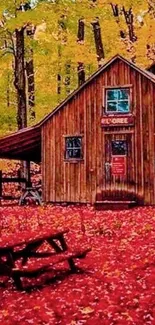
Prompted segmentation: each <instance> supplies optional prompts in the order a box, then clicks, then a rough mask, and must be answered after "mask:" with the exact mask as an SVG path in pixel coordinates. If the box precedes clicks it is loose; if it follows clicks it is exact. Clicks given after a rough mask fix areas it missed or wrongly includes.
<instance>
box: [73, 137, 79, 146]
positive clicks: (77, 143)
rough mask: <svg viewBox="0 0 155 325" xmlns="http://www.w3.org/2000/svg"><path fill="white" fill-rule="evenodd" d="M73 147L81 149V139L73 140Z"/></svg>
mask: <svg viewBox="0 0 155 325" xmlns="http://www.w3.org/2000/svg"><path fill="white" fill-rule="evenodd" d="M73 147H77V148H80V147H81V138H73Z"/></svg>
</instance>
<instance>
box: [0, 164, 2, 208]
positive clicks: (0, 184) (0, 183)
mask: <svg viewBox="0 0 155 325" xmlns="http://www.w3.org/2000/svg"><path fill="white" fill-rule="evenodd" d="M1 198H2V170H0V205H1Z"/></svg>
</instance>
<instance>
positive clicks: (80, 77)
mask: <svg viewBox="0 0 155 325" xmlns="http://www.w3.org/2000/svg"><path fill="white" fill-rule="evenodd" d="M84 36H85V25H84V20H83V19H79V21H78V34H77V42H78V44H80V45H82V44H83V43H84ZM77 72H78V86H81V85H82V84H83V83H84V82H85V68H84V63H83V62H78V67H77Z"/></svg>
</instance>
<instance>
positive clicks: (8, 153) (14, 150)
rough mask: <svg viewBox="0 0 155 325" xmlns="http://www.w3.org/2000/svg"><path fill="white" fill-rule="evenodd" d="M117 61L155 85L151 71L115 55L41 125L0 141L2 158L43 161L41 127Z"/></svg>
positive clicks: (154, 76)
mask: <svg viewBox="0 0 155 325" xmlns="http://www.w3.org/2000/svg"><path fill="white" fill-rule="evenodd" d="M117 59H120V60H122V61H123V62H125V63H126V64H127V65H128V66H130V67H131V68H133V69H135V70H136V71H138V72H139V73H140V74H142V75H143V76H145V77H146V78H148V79H149V80H151V81H152V82H153V83H155V75H154V74H153V73H151V72H150V71H147V70H145V69H142V68H139V67H137V65H135V64H134V63H133V62H131V61H129V60H127V59H125V58H124V57H122V56H121V55H115V56H114V57H113V58H112V59H111V60H109V61H108V62H107V63H105V64H104V65H103V66H102V67H101V68H100V69H99V70H97V72H95V73H94V74H93V75H92V76H91V77H90V78H88V79H87V80H86V81H85V82H84V83H83V84H82V86H80V87H79V88H77V89H76V90H74V91H73V92H72V93H71V94H70V95H69V96H68V97H67V98H66V99H65V100H64V101H62V102H61V103H60V104H59V105H58V106H57V107H56V108H55V109H54V110H53V111H52V112H51V113H49V114H48V115H47V116H45V118H43V119H42V120H41V121H40V122H39V123H37V124H36V125H35V126H33V127H30V128H25V129H23V130H20V131H17V132H15V133H13V134H10V135H8V136H5V137H3V138H1V139H0V158H6V159H18V160H32V161H35V162H40V161H41V127H42V125H43V124H44V123H46V122H47V121H48V120H49V119H50V118H51V117H52V116H53V115H54V114H55V113H56V112H57V111H59V110H60V109H61V108H62V107H63V106H64V105H65V104H67V103H68V102H69V101H70V100H71V99H72V98H74V96H75V95H76V94H78V92H79V91H81V90H82V89H83V88H84V87H85V86H86V85H87V84H89V83H90V82H91V81H92V80H93V79H94V78H96V77H97V76H98V75H100V74H101V73H102V72H103V71H104V70H106V68H108V66H110V64H112V63H114V62H115V61H116V60H117Z"/></svg>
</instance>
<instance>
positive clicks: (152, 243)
mask: <svg viewBox="0 0 155 325" xmlns="http://www.w3.org/2000/svg"><path fill="white" fill-rule="evenodd" d="M0 216H1V217H0V230H1V236H2V237H4V236H6V235H7V236H10V240H12V241H15V240H16V238H17V237H18V234H20V232H23V231H28V232H29V235H30V236H31V235H32V233H33V232H35V233H37V232H39V231H41V230H40V229H42V228H46V230H47V232H48V231H49V232H51V229H64V228H69V230H70V231H69V233H68V234H66V238H67V243H68V245H69V247H70V248H74V247H75V246H78V245H79V247H80V248H81V249H82V247H86V245H87V246H91V247H92V251H91V252H90V253H89V254H88V255H87V257H86V258H85V259H83V260H79V261H78V265H79V266H80V267H81V268H83V270H84V271H85V272H84V273H83V274H81V273H78V274H73V275H69V276H66V277H64V279H59V281H57V282H56V283H52V284H49V285H45V286H43V287H41V288H40V289H37V290H33V291H32V292H29V293H28V292H25V291H24V292H18V291H16V290H15V288H14V287H13V285H12V283H11V282H10V281H8V283H7V286H6V288H3V287H1V288H0V325H2V324H3V325H4V324H5V325H18V324H20V325H27V324H35V325H39V324H40V325H41V324H42V325H43V324H44V325H45V324H48V325H54V324H62V325H82V324H88V325H89V324H90V325H100V324H101V325H102V324H104V325H115V324H119V325H121V324H122V325H124V324H127V325H135V324H136V325H143V324H148V325H149V324H151V325H153V324H155V208H152V207H145V208H135V209H133V210H126V211H121V212H120V211H117V212H114V211H103V212H102V211H97V212H96V211H94V209H93V208H91V207H85V208H80V207H74V206H72V207H61V206H57V207H54V206H53V207H52V206H48V207H35V208H34V207H33V208H32V207H12V208H11V207H2V208H0ZM29 263H30V264H31V262H29ZM32 263H33V262H32ZM62 267H64V268H66V265H62V266H61V268H62ZM55 268H57V267H55ZM43 278H44V279H45V278H46V275H44V277H43ZM31 281H32V282H33V279H31V280H30V282H31ZM39 281H40V279H35V283H36V282H37V283H38V282H39Z"/></svg>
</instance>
